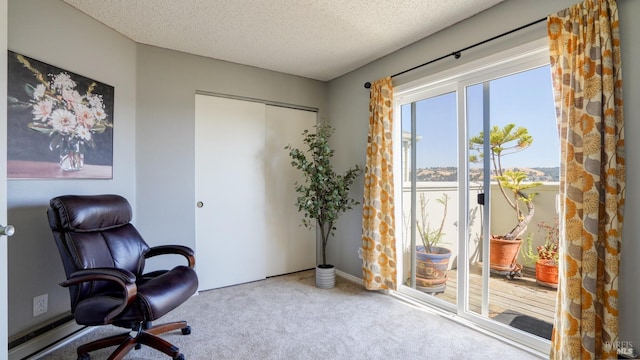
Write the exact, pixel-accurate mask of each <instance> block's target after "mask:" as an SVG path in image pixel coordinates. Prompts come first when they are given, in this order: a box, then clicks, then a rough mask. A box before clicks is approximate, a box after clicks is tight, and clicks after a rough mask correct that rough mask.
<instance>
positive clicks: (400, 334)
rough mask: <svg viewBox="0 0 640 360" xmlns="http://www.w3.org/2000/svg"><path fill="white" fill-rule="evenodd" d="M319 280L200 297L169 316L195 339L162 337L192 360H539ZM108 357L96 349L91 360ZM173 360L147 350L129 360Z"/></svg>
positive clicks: (279, 280)
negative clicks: (323, 286)
mask: <svg viewBox="0 0 640 360" xmlns="http://www.w3.org/2000/svg"><path fill="white" fill-rule="evenodd" d="M314 276H315V275H314V271H313V270H310V271H305V272H300V273H295V274H290V275H285V276H279V277H274V278H269V279H267V280H264V281H258V282H253V283H249V284H244V285H238V286H232V287H227V288H223V289H216V290H211V291H206V292H203V293H200V294H199V295H198V296H194V297H192V298H191V299H190V300H189V301H188V302H187V303H185V304H183V305H182V306H181V307H179V308H178V309H176V310H174V311H173V312H171V313H170V314H167V315H166V316H165V318H164V319H163V320H166V321H172V320H181V319H184V320H187V321H188V322H189V324H190V325H191V327H192V333H191V335H187V336H183V335H181V334H180V332H179V331H178V332H174V333H171V334H167V335H165V336H164V338H165V339H166V340H168V341H169V342H171V343H173V344H174V345H176V346H178V347H179V348H180V350H181V352H182V353H183V354H184V355H185V358H186V359H187V360H201V359H324V360H333V359H350V360H351V359H403V360H405V359H519V360H520V359H534V358H535V357H534V356H533V355H531V354H529V353H527V352H524V351H522V350H519V349H517V348H514V347H512V346H510V345H508V344H506V343H503V342H501V341H498V340H496V339H494V338H491V337H489V336H486V335H484V334H482V333H479V332H477V331H475V330H473V329H470V328H467V327H465V326H462V325H459V324H457V323H455V322H453V321H451V320H449V319H446V318H443V317H441V316H439V315H436V314H433V313H430V312H428V311H424V310H420V309H417V308H415V307H413V306H410V305H408V304H406V303H404V302H402V301H400V300H398V299H395V298H393V297H391V296H387V295H383V294H381V293H378V292H369V291H366V290H364V289H363V288H362V287H361V286H359V285H357V284H354V283H352V282H350V281H347V280H345V279H342V278H338V279H337V285H336V288H334V289H330V290H321V289H318V288H316V287H315V285H314V279H315V278H314ZM159 322H160V321H159ZM119 332H122V329H118V328H114V327H101V328H99V329H97V330H95V331H93V332H91V333H89V334H88V335H86V336H84V337H83V338H81V339H79V340H76V341H74V342H71V343H69V344H68V345H65V346H64V347H62V348H59V349H57V350H55V351H53V352H51V353H49V354H47V355H45V356H43V357H41V358H42V359H51V360H54V359H75V358H76V354H75V348H76V347H77V346H78V345H79V344H83V343H85V342H87V341H89V340H93V339H95V338H98V337H103V336H105V335H107V334H114V333H119ZM110 350H112V349H110ZM109 353H110V351H96V352H93V353H91V358H92V359H93V360H98V359H105V358H107V356H108V355H109ZM168 358H169V357H167V356H165V355H164V354H161V353H159V352H156V351H155V350H152V349H150V348H147V347H143V348H142V349H141V350H137V351H135V350H134V351H132V352H131V353H129V355H127V357H126V358H125V359H168Z"/></svg>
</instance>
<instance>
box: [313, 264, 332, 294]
mask: <svg viewBox="0 0 640 360" xmlns="http://www.w3.org/2000/svg"><path fill="white" fill-rule="evenodd" d="M316 286H317V287H319V288H320V289H331V288H333V287H335V286H336V268H335V267H334V266H333V265H318V266H316Z"/></svg>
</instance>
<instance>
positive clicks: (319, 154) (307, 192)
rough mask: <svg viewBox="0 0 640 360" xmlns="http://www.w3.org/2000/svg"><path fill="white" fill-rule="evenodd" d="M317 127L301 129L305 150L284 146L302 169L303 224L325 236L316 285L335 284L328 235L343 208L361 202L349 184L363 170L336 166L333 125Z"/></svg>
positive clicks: (299, 201)
mask: <svg viewBox="0 0 640 360" xmlns="http://www.w3.org/2000/svg"><path fill="white" fill-rule="evenodd" d="M315 129H316V131H315V132H312V131H309V130H304V131H303V132H302V136H303V142H304V144H305V145H306V147H307V149H306V151H304V150H301V149H297V148H293V147H292V146H291V145H288V146H286V147H285V149H286V150H289V156H290V157H291V165H292V166H293V167H294V168H296V169H298V170H300V171H301V172H302V175H303V177H304V182H303V183H296V188H295V189H296V192H297V193H298V197H297V199H296V206H297V207H298V211H300V212H301V213H302V214H303V215H304V216H303V219H302V225H304V226H305V227H307V228H309V229H314V230H316V229H317V230H318V231H319V232H320V238H321V240H322V264H319V265H318V266H317V267H316V286H318V287H320V288H332V287H334V286H335V267H334V266H333V265H331V264H328V263H327V244H328V242H329V236H333V235H334V231H335V230H336V226H335V225H336V221H337V220H338V218H339V217H340V215H342V214H343V213H344V212H346V211H348V210H351V209H352V208H353V207H354V206H357V205H359V204H360V203H359V202H358V201H356V200H354V199H353V198H351V197H350V196H349V188H350V187H351V185H353V182H354V180H355V179H356V178H357V177H358V175H359V174H360V173H361V172H362V170H361V169H360V168H359V167H358V165H355V166H354V167H352V168H350V169H348V170H347V171H346V172H345V173H344V174H338V173H336V172H335V170H334V169H333V165H332V164H331V159H332V158H333V155H334V150H333V149H331V147H330V146H329V138H330V137H331V135H332V134H333V131H334V129H333V128H332V127H331V126H329V125H328V124H327V123H325V122H321V123H319V124H317V125H316V126H315Z"/></svg>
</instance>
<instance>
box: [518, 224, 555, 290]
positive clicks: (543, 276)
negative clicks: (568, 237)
mask: <svg viewBox="0 0 640 360" xmlns="http://www.w3.org/2000/svg"><path fill="white" fill-rule="evenodd" d="M538 233H539V234H542V235H543V236H544V243H543V244H542V245H538V246H536V248H535V250H534V249H533V239H532V236H529V237H528V238H527V245H526V246H525V247H524V248H523V251H522V254H523V256H524V258H525V259H526V260H527V261H528V262H529V263H533V264H535V266H536V282H537V283H538V284H539V285H542V286H546V287H550V288H554V289H557V288H558V259H559V256H560V253H559V239H560V237H559V236H560V231H559V227H558V218H557V217H556V219H555V222H554V223H553V225H550V224H547V223H546V222H544V221H541V222H539V223H538Z"/></svg>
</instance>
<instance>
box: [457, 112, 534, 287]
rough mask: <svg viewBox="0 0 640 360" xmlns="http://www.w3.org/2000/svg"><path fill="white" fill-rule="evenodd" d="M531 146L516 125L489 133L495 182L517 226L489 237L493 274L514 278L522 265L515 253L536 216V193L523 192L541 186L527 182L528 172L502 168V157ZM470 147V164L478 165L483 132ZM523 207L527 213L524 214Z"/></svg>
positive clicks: (482, 146) (499, 128)
mask: <svg viewBox="0 0 640 360" xmlns="http://www.w3.org/2000/svg"><path fill="white" fill-rule="evenodd" d="M532 143H533V137H532V136H531V135H530V134H529V131H528V130H527V129H526V128H524V127H522V126H519V127H516V125H515V124H507V125H505V126H504V127H502V128H501V127H499V126H497V125H496V126H493V127H492V128H491V130H490V133H489V154H490V156H491V164H492V167H493V173H494V179H495V180H496V181H497V183H498V188H499V189H500V193H501V194H502V195H503V197H504V199H505V200H506V202H507V204H508V205H509V207H511V209H513V211H514V215H515V221H516V225H515V226H514V227H513V228H512V229H511V230H510V231H509V232H507V233H505V234H502V235H494V234H492V235H491V240H490V250H489V251H490V269H491V271H492V272H494V273H499V274H506V275H507V276H509V277H513V276H514V275H515V274H519V273H520V270H521V268H522V266H521V265H520V264H518V261H517V259H518V253H519V250H520V246H521V244H522V234H524V232H525V231H526V230H527V226H528V224H529V222H530V221H531V219H532V218H533V215H534V213H535V207H534V205H533V198H534V196H535V193H529V194H527V193H525V190H529V189H532V188H534V187H537V186H540V185H542V183H540V182H527V181H526V180H527V173H526V172H524V171H521V170H505V169H504V168H503V166H502V159H503V157H504V156H507V155H511V154H514V153H517V152H520V151H523V150H525V149H527V148H528V147H529V146H531V144H532ZM469 147H470V149H471V150H475V151H477V152H478V153H479V155H471V156H470V157H469V161H471V162H479V161H480V159H481V158H482V154H483V149H484V133H483V132H480V134H479V135H477V136H474V137H472V138H470V139H469ZM524 208H526V212H525V211H524Z"/></svg>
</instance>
